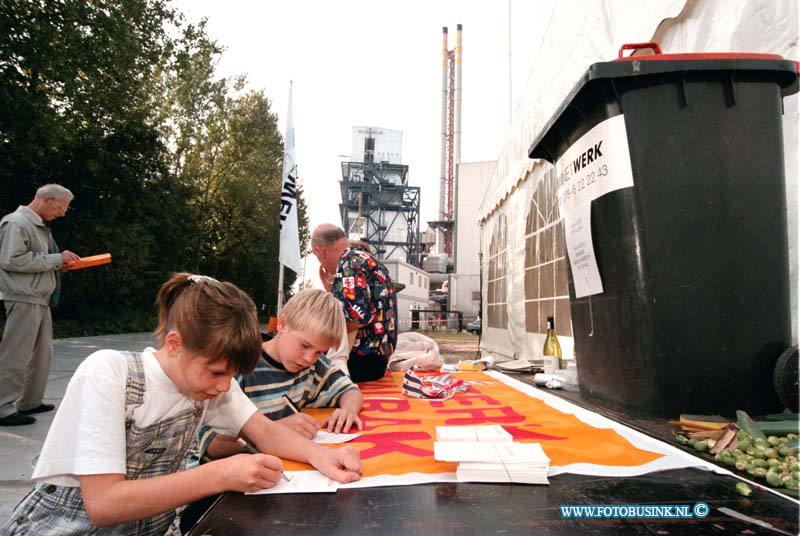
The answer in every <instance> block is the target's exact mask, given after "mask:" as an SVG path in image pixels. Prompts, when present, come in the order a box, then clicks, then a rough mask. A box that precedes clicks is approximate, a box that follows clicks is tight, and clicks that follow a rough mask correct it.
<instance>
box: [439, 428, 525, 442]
mask: <svg viewBox="0 0 800 536" xmlns="http://www.w3.org/2000/svg"><path fill="white" fill-rule="evenodd" d="M513 439H514V437H513V436H512V435H511V434H509V433H508V432H506V429H505V428H503V427H502V426H500V425H499V424H492V425H486V426H437V427H436V441H455V442H461V441H478V442H482V443H487V442H489V443H491V442H496V441H512V440H513Z"/></svg>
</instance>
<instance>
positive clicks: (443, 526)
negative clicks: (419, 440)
mask: <svg viewBox="0 0 800 536" xmlns="http://www.w3.org/2000/svg"><path fill="white" fill-rule="evenodd" d="M516 377H517V378H518V379H521V380H522V381H525V382H527V383H530V380H531V377H530V376H525V375H517V376H516ZM552 392H553V393H554V394H558V395H560V396H562V397H564V398H567V399H569V400H571V401H573V402H575V403H577V404H579V405H582V406H585V407H587V408H588V409H592V410H593V411H596V412H598V413H601V414H604V415H606V416H607V417H610V418H612V419H614V420H616V421H618V422H622V423H624V424H626V425H629V426H631V427H633V428H635V429H638V430H640V431H643V432H645V433H648V434H649V435H651V436H654V437H657V438H660V439H664V440H668V439H669V435H670V434H669V428H668V426H667V424H666V423H665V421H664V420H663V419H647V418H638V419H637V418H632V417H630V416H628V415H626V414H625V413H622V412H616V411H609V410H605V409H604V408H598V407H593V406H592V404H591V402H587V401H586V400H584V399H583V398H582V397H581V395H580V393H576V392H569V391H552ZM737 482H738V480H737V479H735V478H733V477H730V476H726V475H718V474H715V473H711V472H708V471H703V470H699V469H692V468H689V469H679V470H671V471H660V472H656V473H650V474H646V475H641V476H637V477H626V478H613V477H597V476H586V475H574V474H561V475H558V476H555V477H552V478H550V485H547V486H537V485H519V484H478V483H437V484H419V485H413V486H392V487H377V488H364V489H340V490H339V491H337V492H336V493H310V494H288V495H243V494H241V493H232V492H231V493H225V494H223V495H222V496H221V497H220V498H219V499H218V500H217V501H216V502H215V503H214V505H213V506H212V507H211V508H210V509H209V510H208V512H207V513H206V514H205V515H204V516H203V517H202V518H201V519H200V520H199V521H198V523H197V524H196V525H195V526H194V528H193V529H192V530H191V531H190V532H189V533H188V536H201V535H207V536H228V535H230V536H233V535H236V536H247V535H254V536H255V535H259V536H261V535H265V534H270V535H273V534H293V535H300V534H320V535H323V534H324V535H351V534H381V535H385V534H458V535H472V534H481V535H483V534H659V535H660V534H663V535H667V534H748V535H749V534H791V535H795V534H798V533H799V531H800V526H799V523H798V517H799V516H800V507H798V504H797V502H795V501H793V500H790V499H787V498H785V497H782V496H778V495H775V494H774V493H771V492H769V491H766V490H763V489H759V488H754V489H753V494H752V495H751V496H750V497H743V496H741V495H739V494H738V493H737V492H736V490H735V485H736V483H737ZM698 502H704V503H706V504H707V505H708V506H709V508H710V510H709V513H708V515H707V516H706V517H703V518H698V517H692V518H673V519H644V518H636V519H570V518H564V517H562V515H561V510H560V508H559V507H560V506H562V505H640V504H642V505H662V504H669V505H687V506H689V508H690V509H691V508H692V507H693V506H694V505H695V504H696V503H698ZM722 507H725V508H727V509H730V510H733V511H735V512H738V513H741V514H744V515H745V516H749V517H750V518H752V519H754V520H757V521H759V522H761V523H762V524H761V525H760V524H758V523H756V522H754V521H743V520H740V519H736V518H734V517H731V516H730V515H728V514H726V513H724V512H722V511H720V510H719V508H722ZM763 524H768V525H771V527H772V528H768V527H767V526H764V525H763Z"/></svg>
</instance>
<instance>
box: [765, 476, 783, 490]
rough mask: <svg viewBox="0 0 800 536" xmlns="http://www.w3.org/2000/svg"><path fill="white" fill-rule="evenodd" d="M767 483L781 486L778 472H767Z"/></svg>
mask: <svg viewBox="0 0 800 536" xmlns="http://www.w3.org/2000/svg"><path fill="white" fill-rule="evenodd" d="M767 484H769V485H770V486H772V487H773V488H782V487H783V480H781V477H780V475H778V473H767Z"/></svg>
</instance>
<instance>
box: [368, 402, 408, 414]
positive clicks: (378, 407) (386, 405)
mask: <svg viewBox="0 0 800 536" xmlns="http://www.w3.org/2000/svg"><path fill="white" fill-rule="evenodd" d="M409 409H411V404H409V402H408V400H405V399H398V400H390V399H387V398H367V399H366V400H364V406H363V407H362V408H361V413H367V412H369V411H383V412H386V413H398V412H401V411H408V410H409Z"/></svg>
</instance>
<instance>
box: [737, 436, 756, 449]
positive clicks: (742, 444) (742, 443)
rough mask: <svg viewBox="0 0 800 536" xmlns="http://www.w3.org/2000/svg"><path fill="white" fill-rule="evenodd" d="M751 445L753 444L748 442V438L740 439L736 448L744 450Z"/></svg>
mask: <svg viewBox="0 0 800 536" xmlns="http://www.w3.org/2000/svg"><path fill="white" fill-rule="evenodd" d="M752 445H753V444H752V443H751V442H750V440H749V439H740V440H739V446H738V448H739V449H741V450H743V451H744V450H747V449H748V448H750V447H751V446H752Z"/></svg>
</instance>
